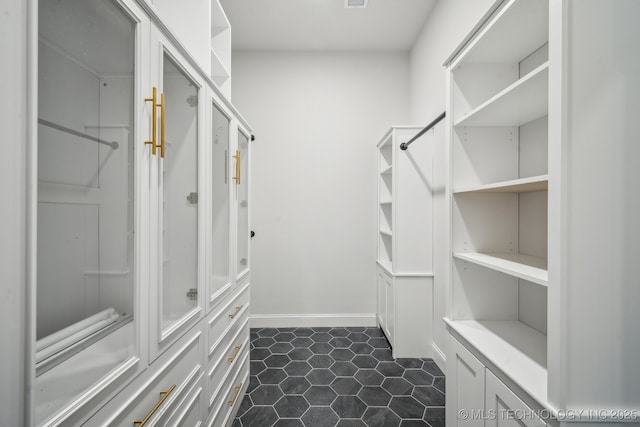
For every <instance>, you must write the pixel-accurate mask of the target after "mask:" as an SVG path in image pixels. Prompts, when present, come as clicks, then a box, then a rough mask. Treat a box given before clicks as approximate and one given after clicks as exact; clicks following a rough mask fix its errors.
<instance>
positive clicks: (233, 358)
mask: <svg viewBox="0 0 640 427" xmlns="http://www.w3.org/2000/svg"><path fill="white" fill-rule="evenodd" d="M240 350H242V344H240V345H237V346H236V351H235V353H233V356H231V357H229V358H228V359H229V363H233V361H234V360H236V357H238V354H239V353H240Z"/></svg>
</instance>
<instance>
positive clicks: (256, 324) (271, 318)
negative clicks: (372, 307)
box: [249, 313, 378, 328]
mask: <svg viewBox="0 0 640 427" xmlns="http://www.w3.org/2000/svg"><path fill="white" fill-rule="evenodd" d="M249 324H250V325H251V327H252V328H295V327H304V328H309V327H314V326H321V327H334V326H336V327H337V326H366V327H376V326H377V325H378V324H377V322H376V314H375V313H354V314H252V315H251V318H250V322H249Z"/></svg>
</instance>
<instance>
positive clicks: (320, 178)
mask: <svg viewBox="0 0 640 427" xmlns="http://www.w3.org/2000/svg"><path fill="white" fill-rule="evenodd" d="M232 67H233V73H234V74H233V87H232V93H233V94H234V97H233V102H234V104H235V105H236V106H237V107H238V109H239V110H240V111H242V114H243V115H244V116H245V117H246V119H247V120H248V121H249V123H251V125H252V127H253V130H254V133H255V135H256V141H255V142H253V143H252V150H253V151H252V156H253V157H252V173H253V176H252V212H251V215H252V221H251V223H252V227H251V228H252V229H253V230H255V232H256V237H255V238H254V239H253V240H252V295H251V298H252V312H253V315H254V316H257V317H258V318H260V317H269V316H275V317H278V316H280V317H281V316H282V315H303V316H302V318H301V317H298V318H294V319H292V320H290V321H285V320H284V319H282V318H279V319H275V320H274V319H271V320H270V324H280V325H286V324H291V325H295V326H300V325H303V324H305V322H306V324H314V325H320V324H329V323H334V324H341V325H355V324H357V323H360V322H362V321H363V318H362V317H358V315H360V314H366V315H367V316H370V317H366V316H365V317H364V320H365V321H366V322H367V323H369V324H373V323H374V317H373V313H375V303H376V292H375V283H376V268H375V259H376V232H375V230H376V221H377V219H376V215H377V212H376V148H375V147H376V143H377V142H378V140H379V138H381V137H382V135H383V133H384V132H385V130H386V129H387V128H388V127H389V126H390V125H392V124H405V123H407V119H408V105H409V95H408V88H409V84H408V79H409V58H408V54H407V53H292V52H289V53H287V52H259V53H257V52H256V53H254V52H234V56H233V63H232ZM316 314H322V315H337V316H340V315H347V319H345V318H344V316H343V317H338V318H333V319H331V318H330V319H329V320H326V319H325V320H323V319H320V318H311V319H306V320H305V318H304V316H311V315H316ZM264 315H267V316H264ZM349 316H351V318H349ZM353 316H355V317H353ZM265 322H267V320H263V321H262V324H266V323H265ZM267 323H268V322H267ZM256 324H259V323H258V322H257V321H256V322H254V325H256Z"/></svg>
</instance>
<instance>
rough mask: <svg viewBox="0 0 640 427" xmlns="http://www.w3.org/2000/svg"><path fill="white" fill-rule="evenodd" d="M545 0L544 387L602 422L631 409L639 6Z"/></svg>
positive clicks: (636, 375) (634, 394)
mask: <svg viewBox="0 0 640 427" xmlns="http://www.w3.org/2000/svg"><path fill="white" fill-rule="evenodd" d="M555 3H556V2H550V4H551V5H552V12H553V13H552V15H551V18H552V21H551V28H552V32H551V36H552V38H551V40H550V43H549V48H550V53H549V54H550V61H552V60H553V61H555V67H550V72H552V74H550V77H551V79H550V82H552V83H553V85H552V86H551V87H550V94H552V95H551V96H552V98H551V99H552V102H551V103H550V106H552V107H553V108H552V110H551V111H550V116H549V130H550V134H549V136H550V141H551V140H553V141H554V143H553V144H550V146H549V148H550V156H549V158H550V168H549V172H550V185H549V228H550V233H549V280H550V286H549V292H550V293H549V332H550V334H549V359H550V364H549V376H550V388H549V395H550V399H552V402H553V403H554V404H555V405H557V406H558V407H559V408H563V409H584V408H589V409H592V408H593V409H595V408H597V409H601V410H605V411H606V412H607V413H608V415H609V416H608V418H607V419H606V420H602V419H601V421H608V422H611V423H618V422H620V420H615V419H613V418H612V415H613V414H615V412H614V411H613V410H615V409H620V408H625V409H628V410H635V411H636V413H637V411H638V409H640V400H638V396H640V372H639V371H638V369H637V368H635V367H634V365H635V364H636V363H635V362H634V361H636V360H639V359H640V342H639V341H638V339H637V336H638V335H637V325H638V324H639V323H640V317H639V312H638V310H637V308H635V307H634V306H636V305H637V304H636V303H635V302H637V301H638V300H639V298H640V287H639V286H638V275H637V271H636V267H637V264H638V259H640V246H639V243H638V242H639V240H638V238H637V236H638V235H639V231H640V222H639V221H638V215H637V212H638V209H639V208H640V198H639V193H638V191H636V189H635V187H636V183H637V182H640V169H639V168H638V167H637V159H638V156H639V145H638V144H637V135H638V133H639V132H640V121H638V114H639V113H640V109H639V105H638V96H640V84H639V83H638V79H637V76H638V73H639V72H640V56H639V55H638V51H637V48H635V44H636V43H635V41H636V40H638V38H639V37H640V32H639V31H640V28H639V27H638V25H637V22H636V20H635V19H634V17H636V16H638V14H639V13H640V4H639V3H638V2H636V1H629V0H614V1H610V2H607V3H606V4H605V3H602V2H598V1H592V0H586V1H574V0H569V1H563V2H561V3H562V4H555ZM594 29H597V31H593V30H594ZM552 113H553V114H552ZM552 184H553V185H552ZM556 286H557V288H556ZM594 343H596V344H595V345H594ZM603 418H604V417H603ZM580 421H588V420H580ZM635 422H637V419H636V420H635Z"/></svg>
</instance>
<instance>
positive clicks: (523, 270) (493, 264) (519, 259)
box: [453, 252, 549, 286]
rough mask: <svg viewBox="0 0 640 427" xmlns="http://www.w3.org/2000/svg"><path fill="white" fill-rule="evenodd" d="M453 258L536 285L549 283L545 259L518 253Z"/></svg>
mask: <svg viewBox="0 0 640 427" xmlns="http://www.w3.org/2000/svg"><path fill="white" fill-rule="evenodd" d="M453 256H454V257H455V258H458V259H461V260H464V261H468V262H472V263H474V264H477V265H480V266H482V267H486V268H489V269H491V270H495V271H499V272H501V273H505V274H508V275H510V276H514V277H518V278H520V279H524V280H528V281H530V282H533V283H537V284H538V285H542V286H547V282H548V281H549V274H548V272H547V260H546V259H545V258H539V257H534V256H531V255H524V254H520V253H478V252H455V253H454V254H453Z"/></svg>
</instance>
